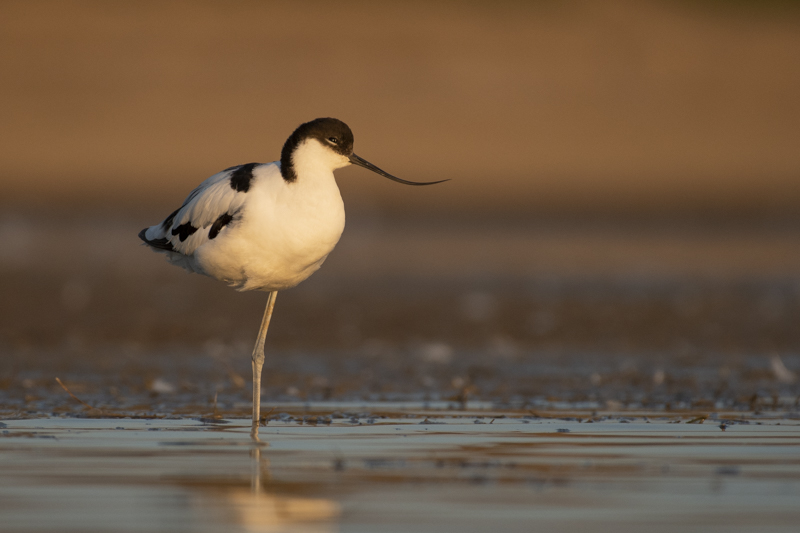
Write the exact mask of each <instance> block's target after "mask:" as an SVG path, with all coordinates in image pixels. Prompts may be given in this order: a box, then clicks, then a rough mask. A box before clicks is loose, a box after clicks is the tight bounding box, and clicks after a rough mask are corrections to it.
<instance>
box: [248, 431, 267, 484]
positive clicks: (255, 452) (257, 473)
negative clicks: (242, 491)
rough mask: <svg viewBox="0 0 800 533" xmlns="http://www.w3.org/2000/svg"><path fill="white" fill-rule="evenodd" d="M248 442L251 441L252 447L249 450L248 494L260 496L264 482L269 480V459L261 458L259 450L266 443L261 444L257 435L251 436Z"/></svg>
mask: <svg viewBox="0 0 800 533" xmlns="http://www.w3.org/2000/svg"><path fill="white" fill-rule="evenodd" d="M250 440H252V441H253V446H252V448H251V449H250V457H251V465H250V468H251V471H250V492H252V493H253V494H261V491H262V490H263V487H264V481H266V480H268V479H269V459H267V458H266V457H263V458H262V457H261V449H262V448H264V447H266V446H267V443H266V442H263V441H262V440H261V439H260V438H259V437H258V435H257V434H256V435H253V434H251V435H250Z"/></svg>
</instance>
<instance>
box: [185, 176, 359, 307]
mask: <svg viewBox="0 0 800 533" xmlns="http://www.w3.org/2000/svg"><path fill="white" fill-rule="evenodd" d="M250 195H252V196H250ZM344 223H345V216H344V204H343V202H342V197H341V195H340V194H339V188H338V187H337V186H336V182H335V181H334V180H333V173H330V179H327V180H322V181H318V182H316V183H313V182H310V180H309V182H306V183H289V184H287V183H285V182H284V181H283V180H282V179H279V180H268V181H266V182H260V183H258V184H256V185H255V186H254V187H253V188H252V189H251V190H250V192H248V199H247V202H246V204H245V205H244V207H243V209H242V212H241V218H240V219H238V218H237V219H235V221H234V223H232V224H231V225H230V226H229V227H227V228H225V230H224V231H223V232H222V233H220V236H219V237H218V238H217V239H214V240H212V241H209V242H208V243H206V244H204V245H203V246H201V247H200V248H198V249H197V250H196V251H195V253H194V257H193V262H194V264H195V265H196V266H197V267H198V269H199V270H200V271H201V272H203V273H204V274H206V275H208V276H211V277H213V278H215V279H218V280H220V281H224V282H226V283H228V284H230V285H231V286H233V287H234V288H236V289H237V290H241V291H248V290H262V291H274V290H283V289H288V288H291V287H294V286H295V285H297V284H298V283H300V282H301V281H303V280H305V279H306V278H308V277H309V276H310V275H311V274H313V273H314V272H316V271H317V270H318V269H319V267H320V266H321V265H322V263H323V261H325V258H326V257H327V256H328V254H329V253H330V252H331V251H332V250H333V248H334V247H335V246H336V243H337V242H339V237H341V235H342V231H343V230H344Z"/></svg>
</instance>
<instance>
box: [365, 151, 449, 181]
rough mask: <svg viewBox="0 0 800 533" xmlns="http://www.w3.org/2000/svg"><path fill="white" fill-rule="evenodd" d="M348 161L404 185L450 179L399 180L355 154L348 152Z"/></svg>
mask: <svg viewBox="0 0 800 533" xmlns="http://www.w3.org/2000/svg"><path fill="white" fill-rule="evenodd" d="M350 162H351V163H353V164H354V165H358V166H360V167H364V168H366V169H368V170H371V171H373V172H374V173H375V174H380V175H381V176H383V177H384V178H389V179H390V180H392V181H396V182H397V183H404V184H406V185H433V184H435V183H442V182H443V181H450V180H439V181H406V180H401V179H400V178H397V177H395V176H392V175H391V174H389V173H388V172H384V171H383V170H381V169H379V168H378V167H376V166H375V165H373V164H372V163H370V162H369V161H367V160H366V159H361V158H360V157H358V156H357V155H356V154H350Z"/></svg>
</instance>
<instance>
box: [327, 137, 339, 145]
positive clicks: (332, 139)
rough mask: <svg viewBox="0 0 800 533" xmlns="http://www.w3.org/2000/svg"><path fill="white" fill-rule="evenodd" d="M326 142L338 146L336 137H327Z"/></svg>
mask: <svg viewBox="0 0 800 533" xmlns="http://www.w3.org/2000/svg"><path fill="white" fill-rule="evenodd" d="M328 142H329V143H331V144H339V139H337V138H336V137H328Z"/></svg>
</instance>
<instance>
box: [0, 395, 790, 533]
mask: <svg viewBox="0 0 800 533" xmlns="http://www.w3.org/2000/svg"><path fill="white" fill-rule="evenodd" d="M278 407H279V408H280V409H281V410H283V411H285V416H283V417H282V419H281V420H273V421H270V422H269V424H268V425H267V426H266V427H263V428H262V430H261V441H260V442H254V441H252V440H251V439H250V437H249V428H248V424H247V421H246V420H243V419H216V420H212V419H188V418H185V419H76V418H66V417H49V418H38V419H27V420H23V419H18V420H9V419H5V420H3V422H2V424H3V426H2V428H0V471H2V476H0V516H2V531H4V532H5V531H7V532H45V531H265V532H272V531H303V532H307V531H314V532H326V531H354V532H355V531H357V532H370V531H387V532H391V531H398V532H401V531H437V532H438V531H445V532H446V531H489V530H498V531H532V530H544V531H586V530H588V529H590V530H592V531H641V530H643V529H645V528H646V529H647V530H648V531H665V532H666V531H676V530H680V531H756V530H757V531H787V532H788V531H796V525H797V523H798V520H800V506H798V505H797V502H798V501H800V420H797V417H796V416H792V415H791V414H790V413H773V414H771V415H768V416H767V415H764V414H761V415H757V414H753V413H717V414H716V415H715V416H714V418H713V419H712V418H707V419H705V420H700V421H698V420H696V419H690V417H688V416H671V417H667V416H662V415H661V414H659V413H645V412H624V413H619V412H616V413H612V412H591V411H581V410H579V409H578V410H570V411H567V410H565V411H562V412H559V413H549V414H548V415H547V416H541V415H534V414H531V413H525V414H523V413H520V412H518V411H516V412H515V411H499V410H496V409H492V408H491V407H490V406H485V405H481V404H477V405H476V408H475V409H469V408H468V410H466V411H463V412H461V413H460V414H459V415H454V414H453V413H451V412H446V411H441V410H438V409H435V408H431V407H428V408H427V409H425V408H423V407H422V406H416V407H415V406H410V405H405V406H400V405H394V406H392V405H388V406H386V405H384V406H381V405H379V404H370V405H361V406H360V407H359V409H353V410H352V411H351V416H349V417H341V418H339V417H334V418H332V419H328V420H327V421H326V420H325V419H324V417H318V416H314V417H313V421H312V420H311V419H310V417H309V416H308V415H309V414H312V415H313V414H314V413H322V412H332V411H336V410H337V409H338V408H347V407H348V406H346V405H338V406H337V405H327V404H312V405H297V404H294V405H292V404H284V405H280V406H278ZM350 407H353V406H350ZM434 407H435V406H434ZM359 410H360V411H361V412H360V413H359V412H358V411H359ZM303 413H305V415H303ZM304 416H305V417H306V418H304ZM690 422H691V423H690ZM703 422H704V423H703Z"/></svg>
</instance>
